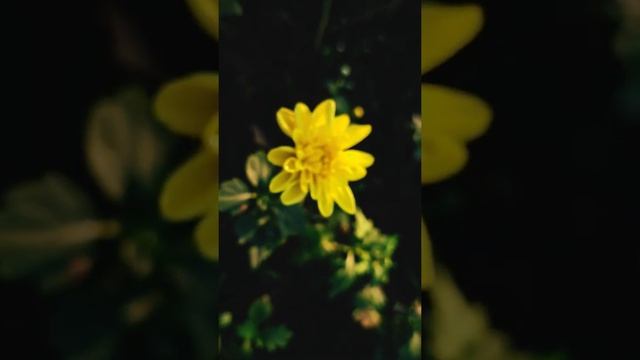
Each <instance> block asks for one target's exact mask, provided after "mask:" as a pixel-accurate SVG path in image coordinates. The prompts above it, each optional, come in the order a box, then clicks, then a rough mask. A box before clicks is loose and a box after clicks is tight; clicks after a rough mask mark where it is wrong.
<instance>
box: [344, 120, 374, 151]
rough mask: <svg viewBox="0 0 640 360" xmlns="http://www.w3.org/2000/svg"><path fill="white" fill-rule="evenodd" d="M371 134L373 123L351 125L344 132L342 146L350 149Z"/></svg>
mask: <svg viewBox="0 0 640 360" xmlns="http://www.w3.org/2000/svg"><path fill="white" fill-rule="evenodd" d="M369 134H371V125H349V127H348V128H347V130H345V132H344V137H343V139H342V142H341V144H340V145H341V148H343V149H348V148H350V147H352V146H355V145H356V144H358V143H359V142H360V141H362V140H364V138H366V137H367V136H369Z"/></svg>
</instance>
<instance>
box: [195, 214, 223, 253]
mask: <svg viewBox="0 0 640 360" xmlns="http://www.w3.org/2000/svg"><path fill="white" fill-rule="evenodd" d="M195 239H196V246H197V247H198V250H199V251H200V253H201V254H202V255H204V256H205V257H206V258H208V259H211V260H218V211H217V208H216V209H212V210H210V211H209V213H208V214H207V216H206V217H205V218H204V219H202V220H201V221H200V222H199V223H198V226H197V227H196V233H195Z"/></svg>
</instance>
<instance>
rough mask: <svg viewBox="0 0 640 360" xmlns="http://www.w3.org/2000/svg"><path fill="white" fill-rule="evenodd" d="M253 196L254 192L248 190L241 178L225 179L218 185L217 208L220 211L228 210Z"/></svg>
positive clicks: (254, 195)
mask: <svg viewBox="0 0 640 360" xmlns="http://www.w3.org/2000/svg"><path fill="white" fill-rule="evenodd" d="M255 197H256V194H255V193H253V192H251V191H249V188H248V187H247V185H246V184H245V183H244V182H243V181H242V180H240V179H237V178H234V179H231V180H227V181H225V182H223V183H222V184H221V185H220V193H219V198H218V209H219V210H220V211H228V210H231V209H233V208H236V207H238V206H240V205H242V204H245V203H246V202H247V201H248V200H250V199H253V198H255Z"/></svg>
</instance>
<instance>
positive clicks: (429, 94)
mask: <svg viewBox="0 0 640 360" xmlns="http://www.w3.org/2000/svg"><path fill="white" fill-rule="evenodd" d="M491 116H492V114H491V108H489V105H487V104H486V103H485V102H484V101H482V100H480V99H479V98H477V97H475V96H472V95H469V94H467V93H465V92H462V91H459V90H455V89H450V88H446V87H443V86H438V85H431V84H423V85H422V125H423V126H422V132H423V134H424V133H425V132H426V131H428V130H427V129H437V130H438V131H440V132H442V133H443V134H447V135H448V136H451V137H453V138H454V139H457V140H460V141H469V140H472V139H475V138H476V137H478V136H480V135H482V134H483V133H484V132H486V131H487V128H488V127H489V124H490V123H491Z"/></svg>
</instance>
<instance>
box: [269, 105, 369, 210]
mask: <svg viewBox="0 0 640 360" xmlns="http://www.w3.org/2000/svg"><path fill="white" fill-rule="evenodd" d="M276 119H277V122H278V125H279V126H280V129H281V130H282V132H284V133H285V134H286V135H287V136H289V137H291V138H292V139H293V142H294V144H295V147H291V146H279V147H276V148H274V149H272V150H271V151H269V153H268V154H267V159H268V160H269V161H270V162H271V163H272V164H274V165H276V166H281V167H282V168H283V170H282V171H281V172H280V173H279V174H278V175H276V176H275V177H274V178H273V179H272V180H271V183H270V184H269V190H270V191H271V192H274V193H279V192H282V194H281V195H280V200H281V201H282V203H283V204H285V205H292V204H296V203H299V202H302V201H303V200H304V199H305V197H306V196H307V193H310V194H311V198H312V199H313V200H316V201H317V202H318V209H319V210H320V213H321V214H322V216H324V217H329V216H331V214H332V213H333V207H334V202H335V203H337V204H338V206H340V207H341V208H342V209H343V210H344V211H345V212H347V213H349V214H355V212H356V200H355V197H354V196H353V192H352V191H351V188H350V187H349V182H350V181H356V180H360V179H362V178H364V177H365V176H366V175H367V170H366V169H367V168H368V167H369V166H371V165H373V162H374V157H373V156H372V155H371V154H369V153H366V152H363V151H359V150H350V148H351V147H353V146H355V145H356V144H358V143H359V142H361V141H362V140H364V138H366V137H367V136H368V135H369V134H370V133H371V125H355V124H350V119H349V116H348V115H346V114H342V115H338V116H336V103H335V101H333V100H331V99H329V100H325V101H323V102H322V103H320V104H319V105H318V106H317V107H316V108H315V109H314V110H313V112H311V111H310V110H309V108H308V107H307V105H305V104H303V103H297V104H296V106H295V109H294V110H290V109H287V108H281V109H280V110H278V112H277V113H276Z"/></svg>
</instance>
